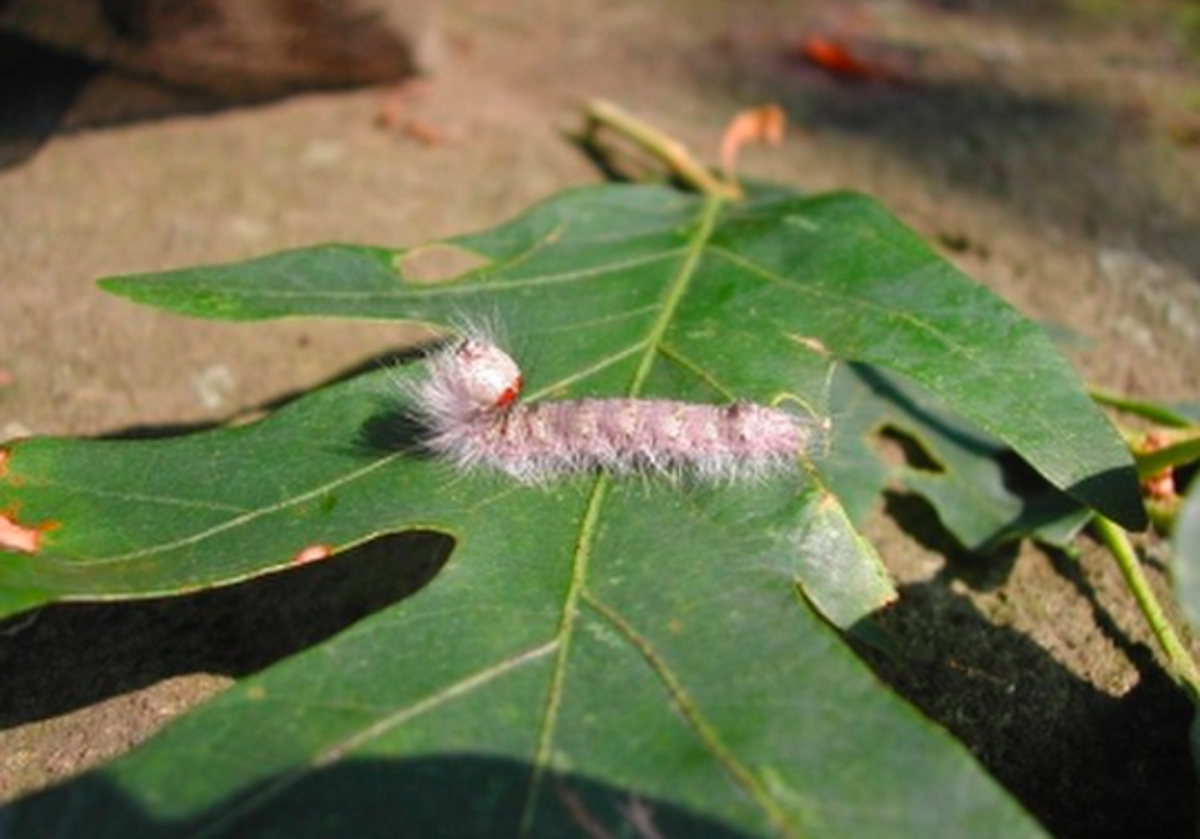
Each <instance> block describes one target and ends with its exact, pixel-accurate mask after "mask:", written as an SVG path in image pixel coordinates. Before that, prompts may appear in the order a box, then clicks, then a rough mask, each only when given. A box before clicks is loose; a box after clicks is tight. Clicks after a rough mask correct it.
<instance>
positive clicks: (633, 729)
mask: <svg viewBox="0 0 1200 839" xmlns="http://www.w3.org/2000/svg"><path fill="white" fill-rule="evenodd" d="M379 383H380V380H379V378H378V377H373V378H369V379H368V380H362V379H359V380H355V381H354V382H351V383H349V384H347V385H345V386H344V387H342V388H338V389H334V390H333V391H332V392H329V393H327V394H319V395H317V396H314V397H311V398H312V399H322V400H324V399H326V398H328V401H329V402H330V403H332V404H331V406H330V407H332V405H345V404H346V403H347V402H350V403H352V404H354V405H358V406H360V407H361V406H362V405H363V404H366V403H367V402H368V401H369V400H364V399H358V398H356V392H357V391H358V390H359V389H362V388H368V387H369V388H374V387H375V386H377V385H378V384H379ZM303 407H306V406H296V407H295V408H294V409H292V411H291V412H290V414H291V415H292V416H297V415H302V414H304V413H307V412H305V411H303V410H302V408H303ZM285 418H286V417H285ZM343 419H345V420H347V421H349V422H350V423H351V424H352V425H355V424H361V423H362V422H369V421H370V420H371V415H370V414H369V413H368V414H367V415H366V416H361V415H358V416H355V415H344V416H343ZM356 421H357V422H356ZM312 430H314V431H318V432H319V431H322V430H324V429H323V428H322V427H320V426H314V427H313V429H312ZM346 456H347V457H354V456H355V455H353V454H347V455H346ZM357 457H358V458H359V459H360V461H361V462H362V463H364V465H365V464H374V463H379V464H380V465H378V466H377V467H375V469H374V470H373V471H371V472H369V473H367V474H364V475H363V476H362V478H361V480H362V481H365V482H369V483H375V484H377V485H379V486H388V485H389V484H391V485H393V488H394V490H395V491H394V498H395V502H396V503H395V506H396V512H394V513H392V514H391V515H392V519H393V520H396V519H397V518H399V517H401V516H404V517H406V518H407V517H411V518H412V519H414V520H426V521H434V520H438V519H440V518H441V517H442V516H443V515H447V514H453V516H454V517H455V520H456V521H458V522H459V525H458V527H456V528H455V536H456V538H457V539H458V546H457V549H456V550H455V552H454V554H453V556H452V557H451V559H450V560H449V563H448V564H447V566H446V567H445V568H444V569H443V570H442V572H441V573H440V574H439V575H438V576H437V577H436V578H435V579H434V580H433V582H432V583H430V584H429V585H428V587H426V588H425V589H423V590H421V591H420V592H419V593H418V594H417V595H416V596H414V597H412V598H410V599H409V600H407V601H405V602H403V603H401V604H398V605H397V606H395V607H393V608H390V609H388V610H386V611H384V612H382V613H379V614H377V615H376V616H374V617H372V618H370V619H368V620H366V621H364V622H362V623H360V624H358V625H357V626H355V627H353V628H352V629H350V630H349V631H347V632H345V633H344V634H342V635H341V636H338V637H337V638H335V639H334V640H332V641H331V642H329V643H327V644H325V645H323V646H321V647H320V648H317V649H314V650H312V651H309V652H307V653H304V654H302V655H300V656H298V657H296V658H293V659H291V660H290V661H287V662H284V663H283V664H281V665H279V666H277V667H275V668H273V669H271V670H269V671H267V672H265V673H264V674H262V675H260V676H258V677H254V678H251V679H248V680H246V681H244V682H242V683H240V684H239V685H238V686H237V687H235V688H234V689H231V690H230V691H228V692H227V693H225V694H223V695H222V696H220V697H219V698H217V699H216V700H215V701H214V702H211V703H209V704H207V705H206V706H204V707H203V708H202V709H200V710H199V711H197V712H194V713H192V714H190V715H188V716H186V717H184V718H182V719H180V720H179V721H177V722H176V723H174V724H173V725H171V726H170V727H169V728H168V729H166V731H165V732H164V733H162V734H161V735H160V736H158V737H156V738H154V739H153V740H152V741H151V742H150V743H149V744H148V745H147V746H145V747H143V748H141V749H139V750H137V751H136V752H134V753H133V754H132V755H130V756H129V757H127V758H124V759H122V760H119V761H117V762H116V763H113V764H111V765H109V766H108V767H106V768H104V769H101V770H100V771H98V772H95V773H93V774H91V775H89V776H86V777H85V778H83V779H82V780H80V781H77V782H75V783H73V784H68V785H66V786H64V787H60V788H58V789H56V790H52V791H50V792H48V793H46V794H43V795H40V796H35V797H33V798H31V799H27V800H25V801H23V802H19V803H17V804H16V805H14V806H13V807H11V808H10V809H9V810H8V811H6V812H5V813H3V814H0V825H3V824H5V823H6V821H5V820H7V826H8V828H9V833H11V834H12V835H19V836H40V835H48V834H51V833H59V834H62V833H72V832H78V831H79V830H80V829H81V827H80V826H82V825H86V826H87V828H86V831H85V832H86V833H87V835H89V836H97V837H98V836H121V837H128V836H160V835H162V836H166V835H180V834H185V833H186V834H188V835H205V836H226V835H228V836H238V835H287V836H304V835H313V836H316V835H353V836H364V835H413V836H426V835H473V836H516V835H519V834H520V832H521V827H522V825H524V826H525V828H527V830H528V833H529V835H535V836H558V835H587V834H586V833H585V831H584V830H583V827H582V824H583V823H584V821H585V820H586V819H590V820H591V821H592V822H595V823H598V824H602V825H605V826H606V829H607V830H608V831H609V833H610V834H611V835H637V834H636V833H635V832H634V831H633V830H632V829H631V828H630V827H629V824H628V822H629V821H630V820H631V817H630V816H629V815H628V813H629V808H631V807H635V808H636V807H639V806H640V807H642V808H644V809H645V810H646V811H648V812H649V813H650V816H649V818H650V819H651V823H652V824H654V825H655V827H656V828H657V830H658V831H659V832H660V834H661V835H681V836H682V835H686V836H734V835H746V836H765V835H814V836H847V835H854V836H895V835H921V836H961V835H979V834H981V833H987V834H988V835H993V836H1027V835H1036V834H1037V828H1036V826H1035V825H1034V824H1033V823H1032V822H1031V821H1030V820H1029V819H1028V817H1026V816H1024V815H1023V814H1022V813H1021V812H1020V811H1019V809H1018V808H1017V807H1016V806H1015V805H1013V804H1012V803H1011V801H1010V800H1008V798H1007V797H1006V796H1005V795H1004V794H1003V793H1001V792H1000V791H999V790H998V789H997V788H996V787H994V785H992V783H991V782H990V781H989V780H988V779H987V778H986V776H984V774H983V773H982V772H981V771H980V769H979V768H978V766H977V765H976V764H975V763H974V762H973V760H972V759H971V758H970V757H969V755H968V754H967V753H966V752H965V750H963V749H962V748H961V747H960V746H958V745H957V744H955V743H954V742H953V741H951V740H950V739H949V738H948V736H947V735H946V734H945V733H944V732H941V731H939V730H937V729H935V728H933V727H932V726H930V725H929V724H928V723H926V722H924V721H922V720H921V719H920V718H919V717H918V716H917V714H916V712H915V711H913V710H912V709H911V708H909V707H907V706H905V705H904V704H903V703H901V702H900V701H899V700H898V699H897V698H895V697H894V696H892V695H891V694H890V693H889V692H888V691H887V689H886V688H884V687H883V686H882V685H880V684H879V683H878V682H877V681H876V680H875V679H874V677H873V676H872V675H871V674H870V673H869V672H868V671H867V670H866V668H865V667H864V666H863V665H862V664H861V663H859V662H858V661H857V660H856V659H854V657H853V655H852V653H851V652H850V651H849V649H848V648H846V647H845V646H844V645H843V644H842V642H841V641H840V639H839V638H838V637H837V635H836V634H835V633H834V632H833V631H832V630H831V629H830V628H829V627H828V626H826V625H825V624H824V623H822V622H821V621H820V620H818V619H817V618H816V617H815V616H814V615H813V614H812V612H810V611H809V609H808V608H806V606H805V605H804V603H803V601H801V600H800V599H799V598H798V596H797V592H796V589H795V586H794V583H793V580H794V578H795V576H796V574H797V573H798V572H799V569H800V566H801V561H800V557H799V556H798V555H797V553H796V552H795V551H794V550H789V549H787V548H788V545H789V543H790V542H792V541H793V540H794V539H795V538H796V516H795V514H794V513H795V510H796V509H797V507H798V506H804V505H807V504H809V503H811V493H810V492H801V493H800V494H799V495H797V493H796V491H795V489H794V488H793V487H790V486H788V484H787V482H778V483H774V484H771V485H769V486H766V487H763V488H760V489H742V490H733V491H729V490H702V491H701V490H697V491H691V492H680V491H677V490H674V489H672V488H669V487H653V486H644V485H641V484H637V483H617V484H610V483H608V482H606V481H604V480H600V481H592V480H589V481H581V482H578V483H573V484H570V485H567V486H562V487H559V488H557V489H556V490H554V491H553V492H549V493H543V494H540V495H536V496H534V495H531V493H535V492H536V491H534V490H513V489H512V488H511V487H507V486H504V485H503V484H500V483H498V484H497V485H496V486H495V487H493V488H492V489H491V491H489V492H481V490H480V487H479V485H478V484H477V483H473V482H467V481H457V482H456V481H454V480H449V481H448V480H446V478H447V476H446V475H445V473H444V469H443V468H442V467H441V465H440V464H437V463H432V462H423V463H419V464H418V465H417V466H416V467H415V468H410V469H401V468H399V465H398V464H399V463H400V461H401V460H402V458H400V457H391V458H384V459H383V460H382V461H381V460H380V459H379V458H378V457H377V458H376V459H375V460H371V459H370V458H369V457H367V456H366V455H364V454H362V453H360V454H358V455H357ZM364 468H365V467H364ZM336 492H337V494H338V500H337V503H336V504H335V509H341V508H343V507H348V508H354V507H356V506H357V505H358V503H359V502H361V501H362V500H363V499H364V497H365V491H364V488H363V487H359V486H357V483H350V484H343V485H342V486H341V487H339V488H338V489H337V490H336ZM533 498H536V500H537V503H536V504H533V503H530V502H531V499H533ZM420 499H424V501H423V503H422V502H421V501H420ZM382 503H383V502H382V501H379V502H375V506H370V507H368V509H365V510H362V511H361V515H363V516H364V517H367V518H374V517H375V516H376V515H378V514H379V508H378V505H379V504H382ZM413 504H422V506H419V507H418V508H417V509H408V508H409V507H411V505H413ZM316 506H319V505H316ZM647 511H650V514H647ZM293 512H295V513H296V514H298V515H305V513H301V512H300V511H289V510H281V511H279V512H278V514H277V517H276V518H273V523H274V525H275V527H277V528H279V529H283V528H285V527H286V522H287V521H288V519H289V516H290V515H291V514H292V513H293ZM307 514H308V515H319V513H318V512H317V511H316V510H311V511H308V512H307ZM918 768H919V771H915V770H916V769H918ZM933 797H936V800H938V802H939V804H938V806H937V807H936V808H933V807H929V806H928V805H927V802H928V801H929V800H931V799H932V798H933ZM643 835H645V834H643Z"/></svg>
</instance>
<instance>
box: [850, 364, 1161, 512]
mask: <svg viewBox="0 0 1200 839" xmlns="http://www.w3.org/2000/svg"><path fill="white" fill-rule="evenodd" d="M849 367H850V370H851V371H852V372H853V374H854V375H855V376H857V377H858V378H859V379H860V380H861V381H862V382H863V383H864V384H866V385H867V386H868V387H869V388H871V390H872V391H874V392H875V393H876V394H877V395H878V396H879V397H881V398H882V399H885V400H886V401H888V402H891V403H892V404H893V405H895V406H896V407H897V408H898V409H899V410H900V411H902V412H903V413H905V414H907V415H908V416H911V417H913V418H914V419H916V420H918V421H919V422H920V423H922V424H924V425H925V426H927V427H929V428H931V429H934V430H935V431H936V432H937V433H939V434H941V435H942V436H943V437H946V438H947V439H949V440H951V441H952V442H953V443H954V444H955V445H957V446H959V447H960V448H962V449H964V450H965V451H967V452H970V453H971V454H974V455H977V456H980V457H986V458H993V459H997V460H998V461H999V463H1000V466H1001V467H1002V468H1003V469H1004V480H1005V483H1006V484H1007V485H1008V486H1009V487H1010V488H1011V489H1017V490H1018V494H1019V495H1020V496H1021V497H1022V498H1023V499H1025V506H1024V508H1023V509H1022V512H1021V515H1020V516H1019V517H1018V518H1017V520H1016V521H1014V522H1013V523H1012V527H1013V528H1014V529H1015V528H1023V529H1024V532H1028V531H1030V530H1033V529H1036V528H1037V527H1039V526H1041V525H1042V524H1045V523H1048V522H1051V521H1056V520H1058V519H1059V518H1061V517H1062V516H1063V515H1065V514H1066V513H1067V512H1069V511H1070V510H1071V509H1072V508H1073V507H1075V506H1077V505H1078V504H1079V503H1082V504H1085V505H1087V506H1088V507H1091V508H1093V509H1098V510H1104V511H1105V512H1106V513H1107V514H1108V515H1110V516H1111V517H1112V518H1114V519H1116V520H1117V521H1118V523H1119V524H1121V525H1122V526H1124V527H1126V528H1128V529H1129V530H1134V531H1141V530H1144V529H1145V528H1146V527H1147V526H1148V524H1149V520H1148V518H1147V516H1146V510H1145V507H1144V506H1143V505H1142V501H1141V489H1140V486H1139V482H1138V477H1137V471H1136V470H1135V469H1134V466H1133V464H1132V462H1130V463H1129V465H1128V466H1125V467H1121V468H1116V469H1110V470H1108V471H1105V472H1101V473H1099V474H1095V475H1091V476H1089V477H1088V478H1085V479H1084V480H1082V481H1079V482H1077V483H1075V484H1073V485H1072V486H1070V487H1067V489H1066V492H1065V493H1064V492H1063V491H1061V490H1059V489H1057V488H1055V487H1053V486H1052V485H1051V484H1050V483H1049V482H1048V481H1046V480H1045V479H1044V478H1043V477H1041V476H1040V475H1039V474H1037V472H1035V471H1034V470H1033V469H1032V468H1031V467H1029V466H1028V465H1027V464H1025V463H1024V462H1023V461H1021V459H1020V457H1019V456H1017V455H1016V454H1014V453H1008V454H1004V453H1003V452H1004V450H1003V449H1002V446H1003V444H1002V443H1000V442H999V441H997V440H994V439H992V438H988V437H985V436H983V435H982V434H981V433H980V432H978V431H975V430H974V429H973V428H972V427H971V426H970V425H969V424H968V423H967V421H965V420H959V421H958V422H954V421H953V420H952V419H951V418H950V417H949V416H947V415H945V414H937V413H932V412H931V411H930V410H928V409H926V408H925V407H924V406H922V405H921V404H920V400H919V398H917V397H916V396H914V394H915V393H916V392H917V391H919V390H920V388H919V386H918V385H916V384H914V383H912V382H910V381H908V380H907V379H905V378H904V377H903V376H899V375H897V374H894V373H885V372H884V371H882V370H880V369H879V368H877V367H874V366H872V365H870V364H860V363H852V364H850V365H849ZM905 455H906V457H910V458H915V459H917V460H918V461H919V460H920V457H921V454H920V452H913V451H905ZM935 465H936V464H935ZM918 468H919V467H918ZM1073 499H1074V500H1073Z"/></svg>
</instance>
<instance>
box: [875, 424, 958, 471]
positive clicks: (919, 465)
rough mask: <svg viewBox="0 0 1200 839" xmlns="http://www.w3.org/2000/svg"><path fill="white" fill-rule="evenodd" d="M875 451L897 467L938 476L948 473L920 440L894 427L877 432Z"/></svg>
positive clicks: (886, 426) (883, 428)
mask: <svg viewBox="0 0 1200 839" xmlns="http://www.w3.org/2000/svg"><path fill="white" fill-rule="evenodd" d="M875 450H876V451H877V452H878V453H879V456H880V457H881V458H883V460H884V461H885V462H887V463H890V464H893V465H896V466H899V465H905V466H908V467H909V468H910V469H917V470H919V471H921V472H934V473H937V474H943V473H945V471H946V469H945V467H944V466H942V464H941V463H939V462H938V461H937V459H936V458H935V457H934V456H933V455H932V454H931V453H930V451H929V449H927V448H925V446H924V445H923V444H922V443H921V441H920V440H918V439H917V438H916V437H915V436H913V435H912V434H909V433H908V432H907V431H904V430H902V429H900V428H897V427H896V426H894V425H885V426H883V427H882V428H880V429H879V431H877V432H876V434H875Z"/></svg>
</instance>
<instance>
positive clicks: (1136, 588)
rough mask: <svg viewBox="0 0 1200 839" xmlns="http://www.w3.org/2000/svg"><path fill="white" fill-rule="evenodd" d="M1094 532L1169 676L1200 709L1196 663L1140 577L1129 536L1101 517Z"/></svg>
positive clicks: (1199, 679)
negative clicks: (1117, 570) (1130, 594)
mask: <svg viewBox="0 0 1200 839" xmlns="http://www.w3.org/2000/svg"><path fill="white" fill-rule="evenodd" d="M1095 528H1096V532H1097V534H1098V535H1099V536H1100V540H1101V541H1102V542H1103V543H1104V545H1105V547H1107V548H1108V550H1109V551H1110V552H1111V553H1112V555H1113V557H1115V558H1116V560H1117V567H1118V568H1120V569H1121V576H1122V577H1124V578H1125V584H1126V585H1127V586H1129V590H1130V591H1132V592H1133V597H1134V599H1135V600H1136V601H1137V604H1138V608H1139V609H1141V611H1142V615H1143V616H1144V617H1145V618H1146V623H1148V624H1149V625H1150V630H1151V631H1152V632H1153V633H1154V637H1155V638H1156V639H1157V640H1158V644H1159V646H1160V647H1161V648H1162V651H1163V652H1164V653H1165V654H1166V656H1167V662H1168V664H1169V665H1170V669H1171V676H1172V677H1173V678H1174V679H1175V681H1176V682H1178V683H1179V685H1180V686H1181V687H1183V689H1184V690H1185V691H1186V692H1187V694H1188V698H1189V699H1191V700H1192V704H1193V705H1195V706H1197V707H1200V669H1198V668H1197V666H1196V661H1195V659H1193V658H1192V656H1191V653H1189V652H1188V649H1187V647H1185V646H1184V645H1183V641H1181V640H1180V639H1179V636H1178V635H1176V634H1175V629H1174V628H1173V627H1172V626H1171V623H1170V621H1168V620H1167V616H1166V614H1165V613H1164V612H1163V609H1162V606H1161V605H1160V604H1159V602H1158V598H1157V597H1156V596H1155V594H1154V590H1153V589H1152V588H1151V587H1150V581H1149V580H1147V579H1146V575H1145V574H1143V573H1142V566H1141V562H1140V561H1139V559H1138V557H1137V553H1136V551H1134V549H1133V544H1132V543H1131V542H1130V541H1129V536H1128V534H1127V533H1126V532H1125V531H1124V530H1123V529H1122V528H1121V527H1119V526H1118V525H1116V524H1115V523H1113V522H1112V521H1109V520H1108V519H1106V518H1105V517H1104V516H1101V515H1097V516H1096V519H1095Z"/></svg>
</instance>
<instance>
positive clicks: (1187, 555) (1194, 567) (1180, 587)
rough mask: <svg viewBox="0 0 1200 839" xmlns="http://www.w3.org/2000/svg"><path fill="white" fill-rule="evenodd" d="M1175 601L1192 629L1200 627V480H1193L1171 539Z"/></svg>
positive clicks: (1176, 520) (1180, 509)
mask: <svg viewBox="0 0 1200 839" xmlns="http://www.w3.org/2000/svg"><path fill="white" fill-rule="evenodd" d="M1171 545H1172V553H1173V555H1172V558H1171V572H1172V577H1173V578H1174V582H1175V597H1176V599H1178V601H1179V605H1180V606H1182V607H1183V614H1184V615H1185V616H1186V617H1187V619H1188V621H1189V622H1190V623H1191V625H1192V626H1200V480H1195V479H1193V480H1192V485H1191V487H1190V488H1189V489H1188V492H1187V495H1186V496H1185V497H1184V499H1183V505H1182V506H1181V507H1180V508H1179V515H1178V517H1177V518H1176V519H1175V531H1174V533H1173V534H1172V538H1171Z"/></svg>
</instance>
